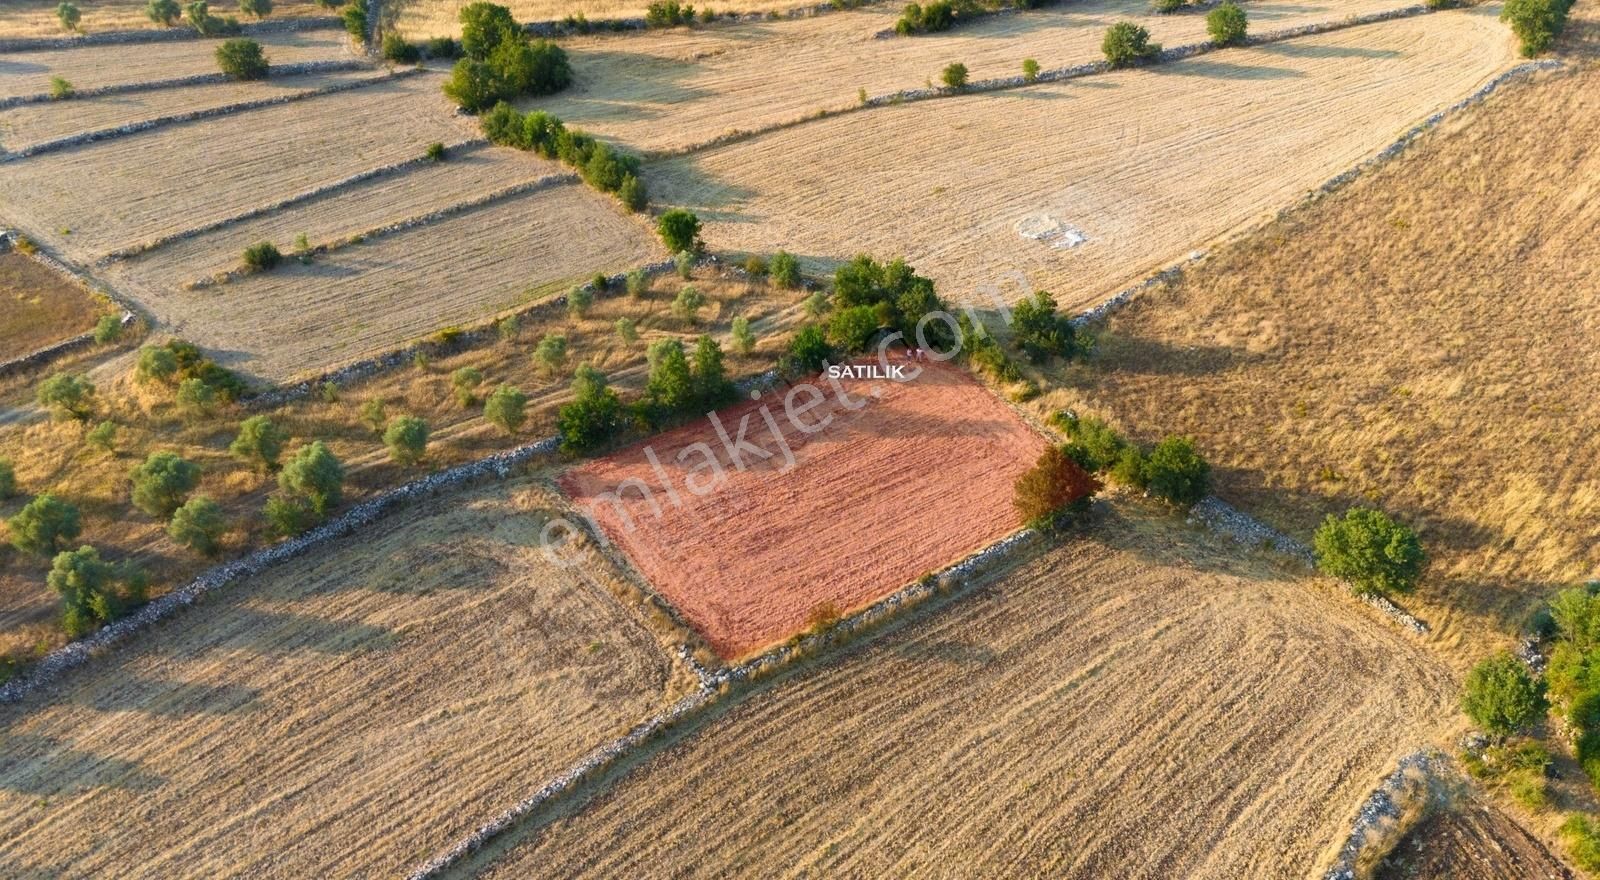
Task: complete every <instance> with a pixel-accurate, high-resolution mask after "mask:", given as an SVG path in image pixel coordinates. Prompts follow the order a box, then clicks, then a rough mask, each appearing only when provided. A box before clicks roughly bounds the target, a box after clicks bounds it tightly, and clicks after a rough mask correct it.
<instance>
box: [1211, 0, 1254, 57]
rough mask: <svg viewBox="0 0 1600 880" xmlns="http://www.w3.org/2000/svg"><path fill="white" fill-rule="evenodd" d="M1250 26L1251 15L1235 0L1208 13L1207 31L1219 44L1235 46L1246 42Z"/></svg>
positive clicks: (1214, 41) (1213, 40)
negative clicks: (1246, 13) (1247, 14)
mask: <svg viewBox="0 0 1600 880" xmlns="http://www.w3.org/2000/svg"><path fill="white" fill-rule="evenodd" d="M1249 28H1250V23H1249V17H1248V16H1246V15H1245V13H1244V10H1243V9H1240V8H1239V4H1237V3H1235V2H1233V0H1225V2H1224V3H1223V4H1222V5H1221V6H1218V7H1217V8H1215V9H1213V10H1211V11H1210V12H1208V13H1206V33H1208V34H1210V35H1211V42H1213V43H1216V44H1217V45H1218V46H1233V45H1237V44H1239V43H1243V42H1244V38H1245V35H1246V33H1247V32H1248V30H1249Z"/></svg>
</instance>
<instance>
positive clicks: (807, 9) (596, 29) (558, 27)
mask: <svg viewBox="0 0 1600 880" xmlns="http://www.w3.org/2000/svg"><path fill="white" fill-rule="evenodd" d="M883 2H884V0H868V2H865V3H860V4H858V5H856V6H853V7H846V8H839V7H836V6H834V5H833V4H832V3H816V4H812V5H810V6H793V7H790V8H788V9H785V10H783V11H781V12H779V11H767V12H743V13H740V12H730V13H718V14H717V17H716V19H715V20H714V21H708V22H702V21H696V22H695V24H694V25H693V26H694V27H695V28H697V29H698V28H704V27H709V26H714V25H719V24H748V23H750V22H761V21H793V20H796V19H801V18H815V17H817V16H819V15H828V14H831V13H834V12H849V11H851V10H852V9H863V8H866V7H871V6H879V5H882V3H883ZM522 29H523V30H524V31H525V32H526V33H527V34H528V35H529V36H534V37H571V36H586V35H590V34H604V33H612V32H626V31H647V30H672V29H673V28H651V27H650V23H649V22H648V21H646V20H645V19H644V17H642V16H631V17H628V18H595V19H588V20H587V25H586V26H579V27H574V26H573V25H571V24H569V23H568V22H567V21H565V20H564V19H549V20H547V21H531V22H528V23H527V24H524V25H523V26H522Z"/></svg>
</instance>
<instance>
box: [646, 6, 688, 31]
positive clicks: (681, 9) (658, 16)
mask: <svg viewBox="0 0 1600 880" xmlns="http://www.w3.org/2000/svg"><path fill="white" fill-rule="evenodd" d="M644 23H645V26H646V27H652V28H668V27H677V26H678V25H681V24H685V25H686V24H694V6H693V5H680V4H679V3H678V0H654V2H652V3H651V4H650V5H649V6H647V7H645V11H644Z"/></svg>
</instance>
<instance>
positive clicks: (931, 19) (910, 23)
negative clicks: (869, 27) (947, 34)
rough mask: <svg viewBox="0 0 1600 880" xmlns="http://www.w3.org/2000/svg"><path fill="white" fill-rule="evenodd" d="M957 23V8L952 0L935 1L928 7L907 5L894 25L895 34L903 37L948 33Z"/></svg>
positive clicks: (913, 4)
mask: <svg viewBox="0 0 1600 880" xmlns="http://www.w3.org/2000/svg"><path fill="white" fill-rule="evenodd" d="M955 21H956V6H955V4H954V3H952V2H951V0H933V2H932V3H929V4H928V5H926V6H923V5H921V4H917V3H907V4H906V7H905V9H904V10H902V11H901V13H900V20H899V21H896V22H895V23H894V32H895V33H897V34H900V35H901V36H909V35H910V34H925V33H932V32H935V31H946V30H949V29H950V26H951V25H953V24H955Z"/></svg>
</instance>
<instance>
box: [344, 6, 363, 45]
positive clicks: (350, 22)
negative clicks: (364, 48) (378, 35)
mask: <svg viewBox="0 0 1600 880" xmlns="http://www.w3.org/2000/svg"><path fill="white" fill-rule="evenodd" d="M339 20H340V21H342V22H344V30H345V33H347V34H349V35H350V39H352V40H355V41H356V42H357V43H365V42H366V41H367V6H366V4H365V3H362V2H361V0H352V2H350V3H348V4H346V5H345V7H344V9H342V10H340V11H339Z"/></svg>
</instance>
